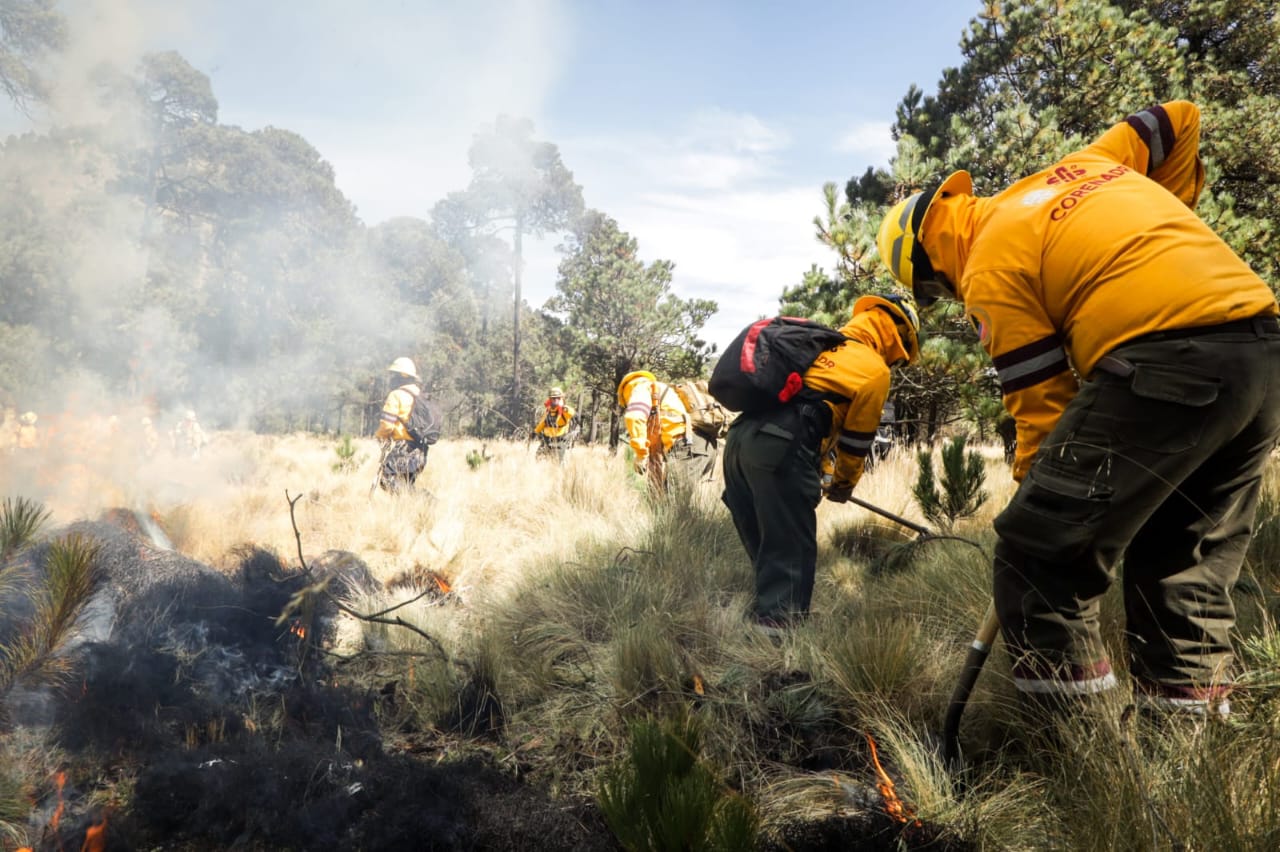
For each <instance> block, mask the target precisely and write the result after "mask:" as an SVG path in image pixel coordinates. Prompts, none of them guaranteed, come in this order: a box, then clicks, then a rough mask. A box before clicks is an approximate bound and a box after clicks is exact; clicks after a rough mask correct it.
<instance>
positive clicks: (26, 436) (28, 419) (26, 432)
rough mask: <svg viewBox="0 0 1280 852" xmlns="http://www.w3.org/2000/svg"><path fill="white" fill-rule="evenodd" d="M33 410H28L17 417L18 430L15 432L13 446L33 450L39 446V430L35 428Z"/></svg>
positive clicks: (36, 418)
mask: <svg viewBox="0 0 1280 852" xmlns="http://www.w3.org/2000/svg"><path fill="white" fill-rule="evenodd" d="M38 419H39V418H38V417H36V413H35V412H34V411H28V412H26V413H25V414H23V415H22V416H21V417H19V418H18V431H17V433H16V434H15V439H14V447H16V448H17V449H19V450H34V449H35V448H36V447H38V446H40V432H39V430H37V429H36V421H37V420H38Z"/></svg>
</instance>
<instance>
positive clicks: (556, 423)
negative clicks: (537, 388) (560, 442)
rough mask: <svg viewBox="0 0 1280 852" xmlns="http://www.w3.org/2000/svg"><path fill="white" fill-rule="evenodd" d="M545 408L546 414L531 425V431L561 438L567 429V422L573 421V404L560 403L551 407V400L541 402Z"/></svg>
mask: <svg viewBox="0 0 1280 852" xmlns="http://www.w3.org/2000/svg"><path fill="white" fill-rule="evenodd" d="M543 406H544V407H545V408H546V414H544V415H543V416H542V418H541V419H540V420H539V421H538V425H537V426H534V427H533V431H534V433H535V434H538V435H546V436H547V437H548V438H562V437H564V435H565V434H566V433H568V431H569V424H570V423H571V422H572V421H573V413H574V412H573V406H572V405H568V404H565V405H560V406H557V407H555V408H552V407H551V400H547V401H546V402H544V403H543Z"/></svg>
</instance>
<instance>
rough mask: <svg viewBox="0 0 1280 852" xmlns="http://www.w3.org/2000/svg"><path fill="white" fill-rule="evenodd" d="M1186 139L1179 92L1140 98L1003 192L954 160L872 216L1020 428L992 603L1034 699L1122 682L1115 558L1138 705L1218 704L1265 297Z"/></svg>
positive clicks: (886, 250)
mask: <svg viewBox="0 0 1280 852" xmlns="http://www.w3.org/2000/svg"><path fill="white" fill-rule="evenodd" d="M1199 147H1200V110H1199V109H1198V108H1197V107H1196V106H1195V105H1194V104H1192V103H1189V102H1187V101H1173V102H1170V103H1165V104H1162V105H1159V106H1153V107H1150V108H1148V109H1144V110H1142V111H1140V112H1136V113H1133V114H1132V115H1129V116H1128V117H1126V118H1125V119H1124V120H1123V121H1121V122H1119V123H1118V124H1116V125H1114V126H1113V127H1111V128H1110V129H1109V130H1107V131H1106V132H1105V133H1103V134H1102V135H1101V136H1100V137H1099V138H1098V139H1097V140H1095V141H1094V142H1093V143H1092V144H1090V145H1088V146H1087V147H1085V148H1083V149H1081V150H1079V151H1075V152H1074V153H1071V154H1068V155H1067V156H1065V157H1063V158H1062V159H1061V160H1059V161H1058V162H1056V163H1053V164H1052V165H1050V166H1048V167H1047V168H1045V169H1043V170H1041V171H1038V172H1036V173H1034V174H1032V175H1029V176H1027V177H1025V178H1023V179H1022V180H1019V181H1017V182H1016V183H1014V184H1013V185H1012V186H1010V187H1008V188H1007V189H1005V190H1004V191H1002V192H1000V193H999V194H997V195H994V196H991V197H982V196H978V195H975V194H974V187H973V181H972V179H971V178H970V176H969V174H968V172H964V171H958V172H955V173H953V174H951V175H950V176H949V177H947V178H946V179H945V180H944V181H942V182H941V183H940V184H938V185H935V186H932V187H929V188H927V189H925V190H924V191H923V192H918V193H915V194H913V195H911V196H910V197H908V198H906V199H904V200H902V201H901V202H899V203H898V204H897V205H896V206H894V207H893V208H892V209H891V210H890V211H889V213H888V215H887V216H886V217H885V219H884V222H883V223H882V224H881V227H880V232H879V236H878V239H877V245H878V248H879V254H880V257H881V260H882V261H883V262H884V263H885V265H886V266H887V267H888V268H889V270H890V272H891V273H892V274H893V275H894V277H896V278H897V279H898V280H899V281H901V282H902V283H904V284H906V285H908V286H910V287H912V288H914V290H915V293H916V296H917V299H918V300H921V304H924V301H925V300H929V301H932V300H933V299H936V298H938V297H940V296H941V297H946V298H951V299H956V300H959V301H961V302H963V303H964V309H965V313H966V314H967V316H968V319H969V322H970V324H971V325H972V326H973V328H974V330H975V331H976V332H977V334H978V336H979V338H980V339H981V342H982V345H983V347H984V348H985V349H986V350H987V352H988V353H989V354H990V355H991V358H992V361H993V363H994V365H995V368H996V371H997V373H998V378H999V381H1000V386H1001V390H1002V392H1003V396H1004V404H1005V408H1006V409H1007V410H1008V411H1009V413H1010V414H1011V415H1012V416H1013V417H1014V419H1015V420H1016V421H1017V442H1016V449H1015V451H1014V462H1013V476H1014V478H1015V479H1016V480H1018V481H1019V482H1020V485H1019V487H1018V490H1017V492H1016V493H1015V494H1014V496H1013V498H1012V499H1011V501H1010V502H1009V504H1008V506H1007V507H1005V509H1004V510H1003V511H1002V512H1001V513H1000V515H999V516H998V517H997V518H996V521H995V531H996V533H997V535H998V536H999V538H998V541H997V543H996V548H995V572H994V595H995V604H996V610H997V613H998V615H999V619H1000V627H1001V631H1002V633H1003V635H1004V638H1005V644H1006V646H1007V647H1008V649H1009V652H1010V654H1011V656H1012V659H1013V683H1014V686H1015V687H1017V689H1018V690H1019V692H1020V693H1021V694H1022V695H1023V696H1025V697H1026V699H1027V702H1028V704H1029V705H1031V706H1033V707H1036V706H1041V705H1047V706H1048V707H1050V708H1052V709H1054V710H1064V709H1066V710H1070V711H1075V710H1079V709H1081V705H1090V704H1092V703H1093V702H1091V701H1089V700H1088V699H1089V696H1093V695H1098V694H1102V693H1106V692H1108V691H1109V690H1112V689H1114V688H1115V687H1116V686H1117V685H1118V681H1117V679H1116V676H1115V673H1114V672H1113V671H1112V667H1111V659H1110V654H1109V651H1108V649H1107V648H1106V647H1105V645H1104V643H1103V639H1102V635H1101V633H1100V630H1099V621H1098V612H1099V603H1100V601H1101V599H1102V596H1103V593H1104V592H1106V590H1107V588H1108V587H1109V586H1110V585H1111V584H1112V583H1113V582H1115V580H1116V578H1117V564H1118V563H1119V562H1120V560H1121V558H1122V557H1123V559H1124V571H1123V579H1122V580H1121V582H1122V584H1123V590H1124V602H1125V620H1126V624H1125V633H1126V636H1127V637H1128V643H1127V645H1128V649H1127V650H1128V656H1129V675H1130V680H1131V682H1132V684H1133V686H1134V689H1135V692H1136V696H1135V697H1136V702H1137V704H1138V707H1139V708H1140V709H1143V710H1146V711H1148V712H1149V713H1153V714H1154V715H1157V716H1168V715H1170V714H1173V713H1194V714H1197V715H1199V716H1201V717H1204V716H1209V715H1212V716H1225V715H1226V714H1227V713H1229V711H1230V703H1229V701H1228V694H1229V693H1230V692H1231V688H1232V678H1231V663H1232V647H1231V634H1232V630H1233V628H1234V626H1235V608H1234V605H1233V603H1232V600H1231V588H1232V586H1233V585H1234V584H1235V581H1236V578H1237V577H1238V576H1239V572H1240V566H1241V563H1242V561H1243V560H1244V557H1245V552H1246V549H1247V547H1248V544H1249V538H1250V535H1251V529H1252V524H1253V521H1254V515H1255V513H1256V509H1257V506H1258V499H1259V495H1260V491H1261V484H1262V473H1263V469H1264V468H1265V466H1266V464H1267V458H1268V456H1269V455H1270V453H1271V450H1272V448H1273V447H1274V446H1275V445H1276V441H1277V438H1278V437H1280V320H1277V314H1280V306H1278V305H1277V304H1276V298H1275V296H1274V295H1273V294H1272V292H1271V289H1270V288H1269V287H1268V286H1267V284H1266V282H1264V281H1263V280H1262V279H1261V278H1259V277H1258V275H1257V274H1256V273H1254V271H1253V270H1252V269H1250V268H1249V266H1248V264H1246V263H1245V262H1244V261H1243V260H1242V259H1241V258H1240V257H1238V256H1237V255H1236V253H1235V252H1234V251H1232V250H1231V248H1230V247H1229V246H1228V245H1227V244H1226V243H1225V242H1224V241H1223V240H1222V239H1221V238H1220V237H1219V236H1218V235H1217V234H1216V233H1214V231H1213V229H1212V228H1210V227H1209V226H1208V225H1207V224H1205V222H1203V221H1202V220H1201V219H1200V218H1199V217H1198V216H1197V215H1196V214H1195V212H1194V208H1195V205H1196V202H1197V200H1198V199H1199V198H1200V193H1201V190H1202V189H1203V187H1204V180H1205V172H1204V166H1203V165H1202V164H1201V161H1200V156H1199Z"/></svg>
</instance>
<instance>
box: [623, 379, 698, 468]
mask: <svg viewBox="0 0 1280 852" xmlns="http://www.w3.org/2000/svg"><path fill="white" fill-rule="evenodd" d="M652 384H654V383H652V382H650V381H649V380H648V379H643V378H640V379H636V380H634V381H633V382H631V384H630V385H629V386H628V387H627V388H625V393H626V399H627V406H626V411H625V412H624V413H623V416H622V420H623V423H624V425H625V426H626V427H627V440H628V442H629V443H630V444H631V451H632V452H634V453H635V455H636V461H637V462H642V461H644V460H645V459H647V458H648V457H649V438H648V434H647V430H648V423H649V412H650V411H652V410H653V401H652V400H653V397H652V392H651V390H650V386H651V385H652ZM656 384H657V391H658V400H659V401H658V407H659V411H660V415H661V418H662V446H663V448H664V449H668V450H669V449H671V445H672V444H674V443H675V442H676V440H677V439H679V438H681V437H683V436H684V433H685V430H686V424H687V422H688V417H689V412H687V411H686V410H685V407H684V403H683V402H681V401H680V395H679V394H677V393H676V392H675V391H674V390H672V389H671V388H670V387H668V386H667V384H666V383H665V382H657V383H656Z"/></svg>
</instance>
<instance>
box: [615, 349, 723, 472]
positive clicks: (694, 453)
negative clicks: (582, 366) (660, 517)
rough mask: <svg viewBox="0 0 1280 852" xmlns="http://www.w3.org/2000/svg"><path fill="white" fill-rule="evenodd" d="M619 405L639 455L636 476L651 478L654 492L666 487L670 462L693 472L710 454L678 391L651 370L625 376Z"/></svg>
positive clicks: (633, 445) (619, 384)
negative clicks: (680, 464)
mask: <svg viewBox="0 0 1280 852" xmlns="http://www.w3.org/2000/svg"><path fill="white" fill-rule="evenodd" d="M618 405H620V406H622V408H623V416H622V422H623V425H624V426H625V428H626V430H627V441H628V443H630V444H631V451H632V453H634V454H635V470H636V473H638V474H640V475H641V476H647V477H648V478H649V484H650V486H651V487H652V488H653V489H655V490H657V491H662V490H664V489H665V488H666V486H667V460H668V459H673V460H676V461H679V462H681V463H682V464H684V465H686V466H688V467H689V468H690V470H691V471H692V469H693V467H694V466H695V465H696V464H698V463H701V462H703V461H705V460H706V458H707V457H708V456H709V455H710V450H709V447H708V444H707V441H706V439H704V438H702V437H701V436H699V435H697V434H696V433H695V432H694V431H693V428H692V427H691V425H690V422H689V412H688V411H687V410H686V409H685V407H684V402H682V401H681V399H680V395H679V394H678V393H676V391H675V388H673V387H671V386H670V385H668V384H667V383H666V382H662V381H659V380H658V378H657V377H656V376H654V374H653V373H651V372H649V371H648V370H633V371H632V372H630V373H627V374H626V375H625V376H623V377H622V381H620V382H619V383H618Z"/></svg>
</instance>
